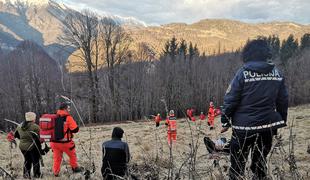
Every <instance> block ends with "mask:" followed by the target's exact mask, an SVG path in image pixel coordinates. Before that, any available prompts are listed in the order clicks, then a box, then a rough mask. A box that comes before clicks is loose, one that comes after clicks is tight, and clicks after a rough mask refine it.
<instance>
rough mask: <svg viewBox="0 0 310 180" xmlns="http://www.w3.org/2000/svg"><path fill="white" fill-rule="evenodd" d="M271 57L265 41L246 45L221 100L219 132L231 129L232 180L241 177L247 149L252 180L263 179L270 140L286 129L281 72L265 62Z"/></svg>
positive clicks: (285, 109) (270, 144)
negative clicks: (280, 130) (279, 130)
mask: <svg viewBox="0 0 310 180" xmlns="http://www.w3.org/2000/svg"><path fill="white" fill-rule="evenodd" d="M271 57H272V56H271V51H270V48H269V46H268V44H267V42H266V41H265V40H252V41H250V42H248V43H247V45H246V46H245V47H244V49H243V51H242V59H243V61H244V65H243V66H242V67H241V68H240V69H239V71H238V72H237V73H236V75H235V77H234V78H233V80H232V82H231V83H230V85H229V87H228V89H227V91H226V94H225V97H224V107H223V113H222V117H221V121H222V127H223V129H222V132H225V131H227V130H228V128H229V127H232V138H231V144H230V156H231V157H230V161H231V166H230V170H229V177H230V179H232V180H234V179H240V178H242V176H243V175H244V171H245V164H246V162H247V159H248V155H249V152H250V150H251V153H252V154H251V158H252V164H251V167H250V168H251V170H252V172H253V174H254V177H253V179H264V178H266V176H267V166H266V157H267V155H268V153H269V152H270V150H271V147H272V137H273V135H275V134H276V133H277V129H278V128H281V127H284V126H286V121H287V109H288V93H287V90H286V86H285V83H284V77H283V76H282V74H281V73H280V71H279V70H278V69H277V68H276V67H275V65H274V64H273V63H270V62H267V61H268V59H270V58H271ZM230 119H231V123H230V121H229V120H230ZM242 179H243V178H242Z"/></svg>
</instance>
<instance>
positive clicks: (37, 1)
mask: <svg viewBox="0 0 310 180" xmlns="http://www.w3.org/2000/svg"><path fill="white" fill-rule="evenodd" d="M0 2H2V3H4V4H17V3H24V4H28V5H39V6H41V5H47V4H48V3H49V0H0Z"/></svg>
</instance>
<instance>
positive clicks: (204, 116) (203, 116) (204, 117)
mask: <svg viewBox="0 0 310 180" xmlns="http://www.w3.org/2000/svg"><path fill="white" fill-rule="evenodd" d="M199 119H200V120H205V119H206V115H204V114H203V112H201V113H200V116H199Z"/></svg>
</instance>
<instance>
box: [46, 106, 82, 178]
mask: <svg viewBox="0 0 310 180" xmlns="http://www.w3.org/2000/svg"><path fill="white" fill-rule="evenodd" d="M69 112H70V106H69V103H66V102H64V103H61V105H60V107H59V110H58V111H57V114H58V115H59V116H60V117H64V118H65V122H64V124H63V131H64V133H65V135H64V138H63V139H61V140H59V141H53V142H51V148H52V150H53V161H54V162H53V172H54V175H55V176H56V177H57V176H59V172H60V166H61V162H62V156H63V153H66V154H67V155H68V156H69V159H70V166H71V168H72V171H73V172H81V171H82V169H81V168H80V167H79V166H78V163H77V156H76V152H75V144H74V142H73V139H72V138H73V133H77V132H78V131H79V127H78V125H77V124H76V122H75V120H74V119H73V117H72V116H71V115H70V113H69Z"/></svg>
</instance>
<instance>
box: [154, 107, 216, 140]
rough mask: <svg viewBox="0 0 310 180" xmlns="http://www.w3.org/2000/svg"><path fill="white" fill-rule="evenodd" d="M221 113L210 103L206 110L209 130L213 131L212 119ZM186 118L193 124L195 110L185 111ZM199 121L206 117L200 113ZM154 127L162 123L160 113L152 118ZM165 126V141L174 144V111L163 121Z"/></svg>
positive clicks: (175, 125)
mask: <svg viewBox="0 0 310 180" xmlns="http://www.w3.org/2000/svg"><path fill="white" fill-rule="evenodd" d="M220 114H221V111H220V109H218V108H215V106H214V104H213V102H210V106H209V109H208V126H209V127H210V130H213V129H214V119H215V117H216V116H218V115H220ZM186 116H187V117H188V118H189V119H190V120H191V121H193V122H195V121H196V118H195V109H194V108H189V109H187V110H186ZM199 119H200V120H202V121H203V120H205V119H206V115H205V114H204V113H203V112H201V113H200V115H199ZM154 120H155V123H156V127H159V126H160V122H161V121H162V118H161V116H160V113H158V114H157V115H156V116H155V117H154ZM165 125H166V126H167V141H168V144H169V145H171V143H172V142H175V141H176V139H177V122H176V116H175V113H174V110H170V111H169V113H168V115H167V117H166V121H165Z"/></svg>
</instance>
